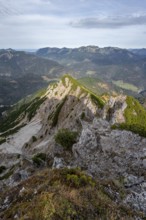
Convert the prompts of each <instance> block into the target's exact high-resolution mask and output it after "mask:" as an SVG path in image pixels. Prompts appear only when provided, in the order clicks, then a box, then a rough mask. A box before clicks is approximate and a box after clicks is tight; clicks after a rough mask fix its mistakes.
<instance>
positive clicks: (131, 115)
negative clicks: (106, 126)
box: [113, 96, 146, 137]
mask: <svg viewBox="0 0 146 220" xmlns="http://www.w3.org/2000/svg"><path fill="white" fill-rule="evenodd" d="M126 102H127V108H126V109H125V112H124V116H125V120H126V122H125V123H122V124H120V125H113V128H117V127H118V128H120V129H122V130H130V131H132V132H134V133H138V134H139V135H140V136H144V137H146V110H145V109H144V107H143V106H142V105H141V104H140V103H139V102H138V101H137V100H136V99H134V98H133V97H131V96H127V99H126Z"/></svg>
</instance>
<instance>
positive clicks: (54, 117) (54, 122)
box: [49, 96, 67, 127]
mask: <svg viewBox="0 0 146 220" xmlns="http://www.w3.org/2000/svg"><path fill="white" fill-rule="evenodd" d="M66 100H67V96H65V97H64V99H63V100H62V101H61V102H60V103H59V105H58V106H57V107H56V111H55V112H54V114H53V115H52V127H55V126H56V125H57V123H58V117H59V113H60V111H61V109H62V107H63V106H64V103H65V102H66ZM49 118H50V117H49Z"/></svg>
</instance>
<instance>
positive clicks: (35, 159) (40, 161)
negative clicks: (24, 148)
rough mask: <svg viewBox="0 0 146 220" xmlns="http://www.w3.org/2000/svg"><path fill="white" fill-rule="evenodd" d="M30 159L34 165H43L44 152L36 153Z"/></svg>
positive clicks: (44, 159)
mask: <svg viewBox="0 0 146 220" xmlns="http://www.w3.org/2000/svg"><path fill="white" fill-rule="evenodd" d="M32 161H33V163H34V164H35V165H37V166H38V167H39V166H41V165H43V164H44V162H45V161H46V154H45V153H38V154H36V155H35V156H33V158H32Z"/></svg>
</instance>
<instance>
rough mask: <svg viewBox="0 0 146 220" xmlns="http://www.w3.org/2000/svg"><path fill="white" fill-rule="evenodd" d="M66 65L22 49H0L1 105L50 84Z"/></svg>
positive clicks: (62, 71) (10, 102)
mask: <svg viewBox="0 0 146 220" xmlns="http://www.w3.org/2000/svg"><path fill="white" fill-rule="evenodd" d="M63 73H64V67H63V66H62V65H60V64H58V63H57V62H55V61H52V60H48V59H45V58H41V57H38V56H36V55H35V54H29V53H25V52H22V51H15V50H12V49H8V50H0V105H8V104H9V105H10V104H13V103H14V102H16V101H18V100H19V99H21V98H22V97H25V96H26V95H29V94H31V93H33V92H35V91H36V90H38V89H41V88H42V87H44V86H47V85H48V81H49V80H51V79H52V78H55V77H58V76H59V75H61V74H63Z"/></svg>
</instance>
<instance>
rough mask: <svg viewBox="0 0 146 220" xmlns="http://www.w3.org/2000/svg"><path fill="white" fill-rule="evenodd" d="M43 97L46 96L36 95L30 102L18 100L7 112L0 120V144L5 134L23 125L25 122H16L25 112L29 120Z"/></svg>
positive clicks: (15, 130)
mask: <svg viewBox="0 0 146 220" xmlns="http://www.w3.org/2000/svg"><path fill="white" fill-rule="evenodd" d="M41 94H42V93H41ZM39 95H40V93H39ZM45 99H46V97H43V98H39V97H37V98H35V99H33V100H32V101H30V102H26V103H22V102H19V103H18V104H17V105H15V106H14V107H13V109H12V110H11V111H10V112H8V114H7V116H6V117H5V118H4V119H2V120H1V121H0V132H2V134H1V135H0V137H1V139H0V144H2V143H4V142H5V141H6V140H5V137H6V136H8V135H12V134H14V133H16V132H17V131H18V130H20V128H22V127H23V126H25V124H21V125H18V124H19V123H20V122H21V120H22V119H23V118H24V117H25V115H26V114H27V117H28V119H29V120H31V118H32V117H33V116H34V115H35V114H36V111H37V109H38V108H39V106H40V105H41V104H42V103H43V102H44V101H45ZM17 125H18V126H17Z"/></svg>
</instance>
